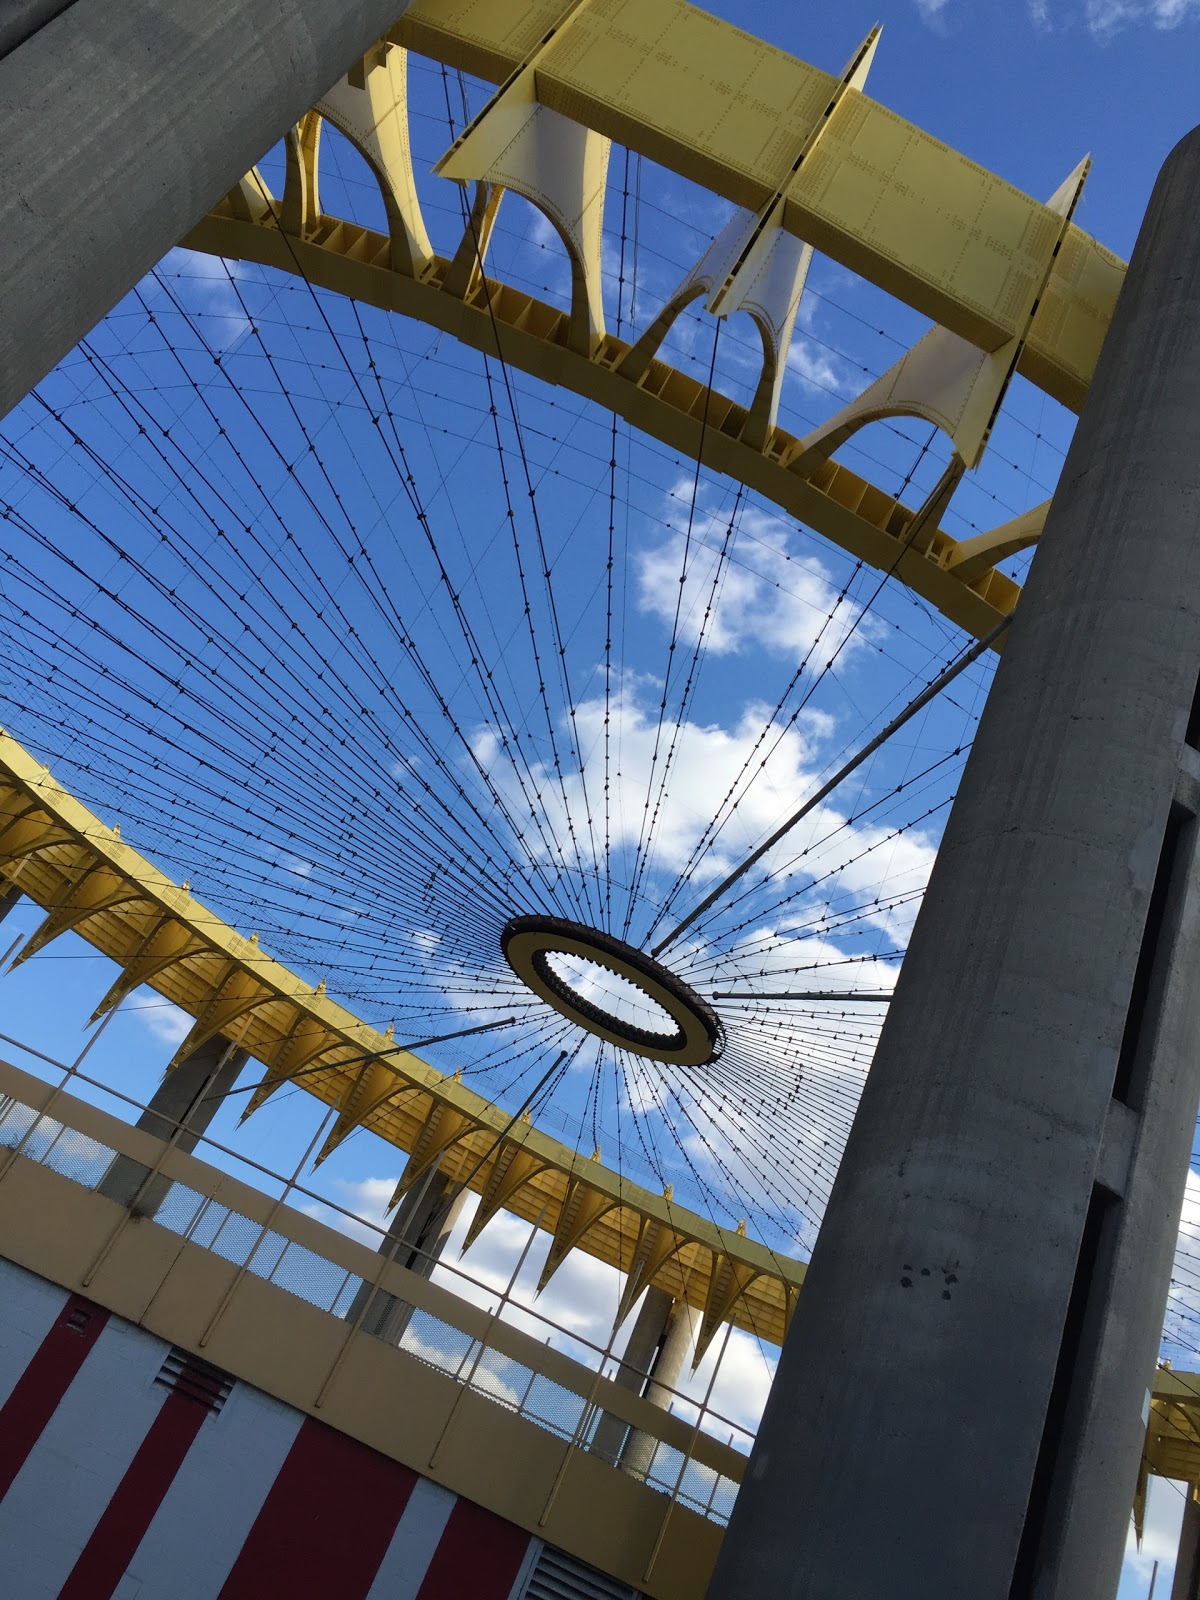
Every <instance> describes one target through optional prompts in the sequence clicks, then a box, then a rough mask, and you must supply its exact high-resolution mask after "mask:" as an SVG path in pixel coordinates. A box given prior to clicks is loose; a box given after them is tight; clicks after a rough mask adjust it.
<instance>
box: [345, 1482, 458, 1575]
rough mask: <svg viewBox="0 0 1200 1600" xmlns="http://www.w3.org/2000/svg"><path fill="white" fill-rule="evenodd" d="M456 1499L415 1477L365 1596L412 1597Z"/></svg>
mask: <svg viewBox="0 0 1200 1600" xmlns="http://www.w3.org/2000/svg"><path fill="white" fill-rule="evenodd" d="M457 1499H458V1496H457V1495H453V1494H451V1493H450V1491H449V1489H443V1488H442V1486H441V1485H440V1484H437V1483H430V1481H429V1479H428V1478H419V1479H418V1480H417V1486H416V1488H415V1489H414V1490H413V1492H412V1494H410V1495H409V1497H408V1504H407V1505H406V1506H405V1508H404V1515H403V1516H402V1517H401V1518H400V1521H399V1522H398V1523H397V1525H396V1531H395V1533H394V1534H393V1535H392V1542H391V1544H389V1545H388V1547H387V1554H386V1555H385V1556H384V1558H383V1560H382V1561H381V1562H380V1564H379V1571H378V1572H377V1573H376V1574H375V1582H374V1583H373V1584H372V1585H371V1587H370V1589H369V1590H368V1592H367V1600H415V1597H416V1593H417V1590H418V1589H419V1588H420V1587H421V1584H422V1583H423V1582H424V1581H425V1574H426V1573H427V1572H428V1571H429V1563H430V1562H431V1561H432V1560H433V1553H434V1551H435V1550H436V1549H437V1547H438V1545H439V1543H440V1542H441V1537H442V1534H443V1533H444V1532H445V1531H446V1524H447V1522H449V1520H450V1513H451V1512H452V1511H453V1510H454V1506H455V1503H456V1501H457Z"/></svg>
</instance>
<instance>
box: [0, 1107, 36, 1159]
mask: <svg viewBox="0 0 1200 1600" xmlns="http://www.w3.org/2000/svg"><path fill="white" fill-rule="evenodd" d="M36 1120H37V1112H36V1111H34V1109H33V1107H32V1106H25V1105H22V1104H21V1102H20V1101H19V1100H14V1099H13V1098H12V1097H11V1096H10V1095H6V1096H5V1097H4V1098H3V1099H2V1100H0V1149H7V1150H15V1149H16V1147H17V1146H18V1145H19V1144H20V1142H21V1140H22V1139H23V1138H24V1137H25V1135H26V1134H27V1133H28V1132H29V1130H30V1128H31V1127H32V1126H33V1124H34V1122H35V1121H36Z"/></svg>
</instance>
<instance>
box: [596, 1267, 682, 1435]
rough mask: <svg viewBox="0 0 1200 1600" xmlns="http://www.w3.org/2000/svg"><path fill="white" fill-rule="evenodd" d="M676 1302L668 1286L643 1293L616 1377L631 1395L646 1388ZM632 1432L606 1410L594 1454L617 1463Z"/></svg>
mask: <svg viewBox="0 0 1200 1600" xmlns="http://www.w3.org/2000/svg"><path fill="white" fill-rule="evenodd" d="M674 1304H675V1299H674V1296H673V1295H669V1294H667V1292H666V1290H665V1289H654V1288H650V1289H647V1290H646V1293H645V1294H644V1295H643V1296H642V1303H641V1305H640V1306H639V1307H638V1314H637V1316H636V1317H635V1318H634V1319H633V1327H632V1328H631V1329H630V1330H629V1338H628V1340H627V1341H626V1344H625V1350H624V1354H623V1357H622V1360H621V1364H620V1366H619V1367H618V1368H617V1375H616V1378H615V1379H614V1382H616V1383H618V1384H620V1386H621V1388H622V1389H628V1390H629V1392H630V1393H631V1394H638V1395H640V1394H641V1393H642V1392H643V1390H644V1389H645V1387H646V1384H647V1381H648V1377H649V1375H650V1374H651V1373H653V1371H654V1364H655V1361H656V1359H657V1357H658V1354H659V1351H660V1350H661V1349H662V1344H663V1340H664V1339H665V1338H666V1336H667V1328H668V1325H669V1323H670V1320H671V1308H672V1306H673V1305H674ZM629 1435H630V1427H629V1424H628V1423H627V1422H624V1421H622V1419H621V1418H620V1417H614V1416H612V1415H611V1414H610V1413H608V1412H605V1414H604V1415H603V1416H602V1417H601V1418H600V1421H599V1422H598V1423H597V1424H596V1433H595V1437H594V1438H593V1440H592V1453H593V1454H594V1455H601V1456H603V1457H604V1459H605V1460H606V1461H611V1462H612V1463H613V1464H614V1465H615V1464H616V1463H617V1461H618V1460H619V1459H620V1456H621V1452H622V1450H623V1449H624V1447H625V1443H626V1440H627V1439H628V1438H629Z"/></svg>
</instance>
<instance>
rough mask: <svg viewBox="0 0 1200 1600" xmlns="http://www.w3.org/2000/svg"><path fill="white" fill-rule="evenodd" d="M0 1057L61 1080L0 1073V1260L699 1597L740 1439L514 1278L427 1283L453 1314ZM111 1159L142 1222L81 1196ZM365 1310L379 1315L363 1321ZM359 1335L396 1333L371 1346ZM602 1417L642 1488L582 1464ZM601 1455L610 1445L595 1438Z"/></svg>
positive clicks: (373, 1261) (503, 1508)
mask: <svg viewBox="0 0 1200 1600" xmlns="http://www.w3.org/2000/svg"><path fill="white" fill-rule="evenodd" d="M0 1039H4V1040H5V1042H6V1043H7V1044H10V1045H14V1046H16V1047H17V1048H18V1049H20V1050H21V1051H22V1052H23V1053H26V1054H29V1055H31V1056H34V1057H37V1058H39V1059H40V1062H42V1063H50V1064H51V1065H52V1066H55V1067H59V1068H61V1069H62V1070H63V1071H64V1072H65V1073H66V1074H67V1076H66V1078H65V1079H64V1080H63V1081H62V1082H60V1083H58V1084H52V1083H49V1082H47V1081H46V1080H45V1079H44V1078H42V1077H41V1076H34V1075H33V1074H30V1073H28V1072H24V1071H22V1070H21V1069H19V1068H17V1067H15V1066H12V1065H9V1064H8V1063H6V1062H3V1061H0V1254H3V1255H6V1256H8V1257H9V1258H10V1259H12V1260H14V1261H17V1262H18V1263H19V1264H21V1265H24V1266H27V1267H28V1268H29V1269H30V1270H32V1271H35V1272H40V1273H41V1274H42V1275H43V1276H46V1277H48V1278H51V1279H52V1280H53V1281H56V1282H59V1283H61V1284H63V1285H64V1286H66V1287H69V1288H72V1289H75V1290H77V1291H78V1292H80V1293H83V1294H86V1295H89V1296H91V1297H92V1298H95V1299H97V1300H99V1301H100V1302H101V1303H104V1304H107V1305H108V1306H109V1308H110V1309H111V1310H113V1311H115V1312H117V1313H118V1314H119V1315H123V1316H125V1317H127V1318H129V1320H132V1321H134V1322H140V1323H141V1324H142V1325H143V1326H144V1327H146V1328H147V1329H148V1330H149V1331H151V1332H153V1333H157V1334H159V1335H160V1336H162V1337H166V1338H169V1339H170V1340H171V1341H172V1342H173V1343H175V1344H177V1345H181V1346H183V1347H185V1348H192V1349H194V1350H196V1351H197V1353H201V1354H203V1355H204V1356H205V1358H206V1359H208V1360H210V1361H213V1362H215V1363H216V1364H218V1365H220V1366H223V1367H224V1368H226V1370H228V1371H230V1372H231V1373H232V1374H233V1375H234V1376H235V1377H239V1378H243V1379H245V1380H246V1381H248V1382H251V1383H254V1384H256V1385H257V1386H258V1387H260V1388H263V1389H265V1390H266V1391H267V1392H269V1393H272V1394H274V1395H275V1396H276V1397H277V1398H279V1399H282V1400H284V1401H286V1402H288V1403H290V1404H293V1405H296V1406H298V1407H299V1408H300V1409H303V1410H305V1411H307V1412H309V1413H310V1414H311V1415H314V1416H318V1417H322V1418H324V1419H325V1420H327V1421H328V1422H330V1423H331V1424H332V1425H334V1426H337V1427H341V1428H343V1430H344V1431H346V1432H349V1433H351V1434H353V1435H355V1436H357V1437H359V1438H362V1439H363V1440H364V1442H366V1443H369V1444H371V1445H372V1446H373V1447H374V1448H376V1449H381V1450H383V1451H384V1453H386V1454H390V1455H392V1456H394V1457H396V1458H397V1459H401V1460H404V1461H405V1462H406V1464H407V1465H409V1466H411V1467H413V1468H414V1469H415V1470H417V1471H419V1472H422V1473H424V1474H426V1475H427V1476H430V1477H433V1478H435V1479H437V1480H438V1481H441V1482H444V1483H445V1484H446V1485H447V1486H448V1487H450V1488H452V1489H454V1490H455V1491H456V1492H458V1493H463V1494H466V1495H468V1496H470V1497H471V1498H474V1499H476V1500H478V1501H480V1502H481V1503H483V1504H485V1505H488V1506H489V1508H490V1509H493V1510H495V1511H497V1512H498V1513H499V1514H501V1515H505V1516H508V1517H509V1518H510V1519H511V1520H514V1521H517V1522H518V1523H520V1524H521V1525H523V1526H526V1527H529V1528H530V1530H531V1531H533V1532H536V1533H538V1534H539V1535H540V1536H541V1537H543V1538H546V1539H547V1540H548V1541H549V1542H551V1543H554V1544H557V1545H559V1546H560V1547H562V1548H564V1549H568V1550H570V1551H571V1553H572V1554H575V1555H578V1556H580V1557H581V1559H584V1560H587V1561H590V1562H592V1563H593V1564H594V1565H597V1566H600V1567H602V1568H603V1569H604V1570H606V1571H610V1572H612V1574H613V1576H615V1577H619V1578H621V1579H622V1580H623V1581H626V1582H629V1583H630V1584H631V1585H633V1586H634V1587H637V1588H640V1589H642V1590H643V1591H645V1592H646V1593H648V1594H651V1595H655V1596H658V1595H662V1596H664V1597H676V1596H678V1597H684V1596H688V1597H691V1596H699V1595H700V1594H702V1593H703V1590H704V1587H705V1585H706V1583H707V1574H708V1572H709V1571H710V1570H711V1565H712V1562H713V1561H714V1560H715V1557H716V1552H717V1549H718V1548H719V1543H720V1535H721V1531H722V1530H723V1527H724V1524H725V1522H726V1521H727V1519H728V1515H729V1512H730V1509H731V1507H732V1505H733V1501H734V1499H735V1497H736V1494H737V1487H738V1484H739V1483H740V1481H741V1476H742V1471H743V1467H744V1464H745V1455H746V1453H748V1451H749V1448H750V1444H751V1442H752V1436H751V1435H750V1433H749V1432H748V1431H747V1430H746V1429H744V1428H742V1427H740V1426H739V1425H738V1424H737V1423H736V1422H734V1421H732V1420H730V1419H728V1418H726V1417H723V1416H721V1415H720V1414H719V1413H718V1412H716V1411H715V1410H713V1409H712V1407H711V1406H710V1405H707V1404H704V1403H699V1402H697V1401H696V1400H695V1399H693V1398H691V1397H689V1396H688V1395H686V1394H685V1393H683V1392H682V1391H670V1392H671V1394H672V1400H671V1404H672V1408H673V1409H672V1410H671V1411H667V1410H663V1409H661V1408H660V1407H659V1406H657V1405H654V1404H652V1403H651V1402H649V1401H647V1400H645V1399H642V1398H641V1397H640V1396H639V1395H637V1394H636V1393H634V1392H632V1390H631V1389H629V1388H627V1387H623V1386H621V1385H619V1384H617V1383H615V1382H614V1381H613V1378H614V1377H615V1375H616V1373H617V1371H618V1370H619V1369H621V1368H624V1369H625V1370H626V1371H627V1372H628V1371H629V1370H630V1368H629V1363H627V1362H625V1361H624V1360H623V1358H622V1357H621V1356H620V1355H618V1354H617V1353H615V1352H614V1350H613V1348H612V1346H611V1343H610V1345H609V1347H607V1348H602V1347H601V1346H599V1345H597V1344H596V1343H594V1342H592V1341H590V1340H588V1339H586V1338H583V1337H581V1336H580V1334H578V1333H577V1332H575V1331H573V1330H571V1329H568V1328H565V1327H563V1326H562V1325H561V1324H559V1323H556V1322H554V1321H553V1320H552V1319H551V1318H549V1317H547V1316H545V1315H544V1314H542V1313H541V1312H540V1311H539V1310H538V1309H537V1307H536V1306H530V1305H525V1304H522V1303H521V1302H519V1301H518V1300H516V1299H515V1298H514V1297H513V1289H514V1284H515V1281H516V1276H517V1274H516V1273H514V1274H513V1276H512V1279H511V1280H510V1282H509V1284H508V1287H507V1288H506V1289H504V1290H498V1289H496V1288H495V1287H494V1286H493V1285H489V1284H487V1283H485V1282H483V1281H482V1280H481V1279H479V1278H478V1277H475V1276H473V1275H472V1274H471V1273H469V1272H468V1271H466V1270H465V1269H464V1268H462V1267H460V1266H458V1265H456V1264H453V1263H451V1262H449V1261H446V1260H442V1261H440V1262H439V1263H438V1276H439V1277H440V1278H444V1279H447V1280H449V1281H450V1282H452V1283H454V1284H455V1287H456V1288H458V1289H459V1290H460V1291H461V1292H459V1293H455V1292H453V1291H452V1290H451V1289H450V1288H447V1287H446V1286H445V1284H444V1283H441V1282H434V1281H430V1280H429V1279H428V1278H426V1277H423V1276H422V1275H420V1274H419V1273H417V1272H413V1271H411V1270H409V1269H408V1268H407V1267H403V1266H400V1265H399V1264H397V1263H396V1262H395V1261H393V1260H390V1259H389V1258H388V1257H387V1256H385V1255H383V1254H381V1253H380V1252H379V1251H378V1250H377V1249H372V1248H371V1246H370V1245H368V1244H363V1243H360V1242H359V1240H358V1239H355V1238H353V1237H350V1236H349V1235H348V1234H347V1233H345V1232H342V1231H340V1229H339V1228H338V1227H331V1226H329V1225H327V1224H326V1223H324V1222H322V1221H319V1220H318V1219H317V1218H316V1217H314V1216H311V1215H308V1214H307V1213H306V1212H305V1211H304V1210H301V1209H298V1207H302V1206H308V1205H319V1206H321V1207H322V1208H326V1209H327V1210H328V1211H329V1212H330V1213H332V1214H334V1215H335V1216H337V1218H338V1221H339V1222H340V1224H341V1225H342V1226H343V1227H351V1228H353V1229H355V1230H356V1231H358V1232H360V1233H363V1234H365V1235H366V1236H367V1237H368V1238H370V1237H372V1236H374V1237H375V1238H377V1239H378V1240H380V1241H382V1240H383V1239H384V1237H385V1236H384V1234H383V1231H382V1230H381V1229H380V1228H379V1227H378V1225H377V1224H374V1223H371V1222H370V1221H368V1220H367V1219H364V1218H362V1217H359V1216H358V1215H356V1214H355V1213H354V1212H352V1211H349V1210H347V1209H346V1208H344V1207H339V1206H338V1205H337V1204H336V1203H335V1202H333V1201H331V1200H330V1199H329V1198H328V1197H327V1196H325V1195H321V1194H318V1193H316V1192H315V1191H313V1190H310V1189H307V1188H304V1187H303V1186H302V1185H301V1184H300V1183H299V1182H298V1181H296V1180H294V1179H293V1180H288V1179H285V1178H284V1177H282V1176H280V1175H279V1174H278V1173H275V1172H272V1171H271V1170H270V1169H269V1168H267V1167H265V1166H262V1165H261V1164H259V1163H256V1162H253V1161H250V1160H248V1159H247V1157H245V1156H243V1155H242V1154H240V1153H239V1152H237V1151H234V1150H232V1149H230V1148H229V1147H228V1146H225V1145H222V1144H220V1143H218V1142H217V1141H215V1140H212V1139H208V1138H202V1140H201V1144H203V1145H204V1146H206V1147H207V1149H208V1150H209V1151H210V1152H211V1154H212V1155H213V1156H214V1157H215V1158H216V1159H217V1160H218V1161H224V1162H225V1163H227V1164H231V1163H233V1162H236V1163H239V1164H242V1165H244V1166H247V1167H248V1168H250V1169H252V1170H253V1171H254V1172H255V1173H256V1174H258V1175H261V1179H262V1181H263V1183H264V1184H265V1185H266V1186H269V1187H270V1188H273V1189H275V1190H276V1191H277V1193H276V1194H275V1195H274V1196H273V1195H272V1194H270V1193H267V1192H264V1189H263V1188H259V1187H257V1186H251V1185H250V1184H248V1183H245V1182H243V1181H242V1180H241V1179H240V1178H238V1177H236V1176H234V1175H232V1174H231V1173H230V1172H228V1171H225V1170H222V1169H221V1168H220V1167H218V1166H217V1165H213V1164H209V1163H208V1162H205V1161H203V1160H201V1159H199V1158H198V1157H197V1156H194V1155H185V1154H184V1153H183V1152H181V1151H180V1150H178V1149H176V1148H175V1147H174V1145H173V1144H172V1142H171V1141H163V1140H162V1139H159V1138H156V1137H155V1136H154V1135H152V1134H150V1133H148V1132H146V1131H144V1130H142V1129H138V1128H136V1127H134V1126H132V1124H131V1123H130V1122H128V1121H125V1120H122V1118H120V1117H117V1116H113V1115H111V1114H110V1113H108V1112H106V1111H103V1110H101V1109H99V1108H98V1107H97V1106H95V1105H93V1104H89V1103H88V1102H87V1101H85V1100H83V1099H81V1098H79V1097H78V1096H77V1095H76V1094H73V1093H68V1092H67V1090H66V1088H65V1087H64V1085H65V1084H66V1083H68V1082H69V1083H70V1084H71V1085H72V1087H73V1088H76V1087H77V1088H79V1089H82V1090H83V1091H84V1092H85V1093H87V1092H90V1091H93V1092H94V1091H101V1092H103V1094H105V1095H108V1096H111V1097H114V1098H115V1099H116V1100H117V1101H118V1102H120V1103H122V1104H123V1105H124V1106H125V1107H127V1108H128V1109H129V1111H130V1112H131V1113H132V1114H133V1115H135V1116H136V1115H138V1114H139V1113H140V1111H141V1110H142V1109H144V1107H143V1106H142V1105H141V1104H140V1103H139V1102H137V1101H136V1100H134V1099H132V1098H131V1097H130V1096H127V1095H125V1094H122V1093H120V1092H119V1091H116V1090H114V1089H112V1088H111V1087H110V1086H108V1085H107V1084H104V1083H102V1082H100V1081H99V1080H98V1079H94V1078H91V1077H88V1076H87V1075H86V1074H84V1073H83V1072H82V1071H81V1070H79V1067H78V1065H77V1066H76V1067H74V1068H71V1067H66V1066H65V1065H64V1064H63V1063H58V1062H53V1061H51V1058H49V1057H46V1056H44V1055H43V1054H42V1053H41V1052H39V1051H34V1050H32V1049H31V1048H30V1047H29V1046H26V1045H23V1044H20V1042H19V1041H17V1040H9V1039H6V1038H5V1036H4V1035H0ZM120 1158H125V1159H126V1162H127V1163H128V1162H132V1163H134V1164H135V1168H134V1170H135V1171H137V1172H139V1173H144V1174H145V1176H144V1178H142V1180H141V1181H140V1182H139V1183H137V1184H136V1185H135V1187H136V1189H137V1194H140V1195H141V1196H142V1199H141V1201H140V1202H139V1199H138V1198H137V1195H134V1196H133V1198H132V1204H131V1205H125V1204H121V1203H120V1202H118V1201H117V1200H114V1199H110V1198H108V1197H107V1196H106V1195H105V1194H104V1193H103V1192H102V1185H104V1182H105V1179H106V1177H107V1175H109V1174H110V1173H111V1172H112V1171H113V1169H114V1163H115V1162H117V1161H118V1160H119V1159H120ZM110 1181H111V1180H110ZM151 1195H152V1197H153V1198H152V1199H150V1198H148V1197H149V1196H151ZM404 1249H405V1254H406V1255H408V1254H410V1251H409V1247H408V1246H405V1247H404ZM378 1296H383V1297H385V1302H386V1304H387V1306H388V1308H389V1315H388V1316H386V1317H383V1318H376V1319H372V1318H371V1316H370V1310H371V1307H372V1305H374V1306H376V1307H378V1306H379V1304H380V1303H381V1302H380V1301H379V1300H378V1299H377V1297H378ZM397 1306H398V1307H399V1308H400V1310H401V1311H402V1313H403V1315H402V1316H401V1317H400V1318H397V1317H396V1316H395V1314H394V1311H395V1308H396V1307H397ZM513 1318H519V1319H520V1321H521V1322H523V1323H525V1324H526V1326H525V1327H521V1326H517V1325H515V1322H514V1320H513ZM373 1320H374V1321H375V1325H376V1326H381V1327H382V1328H383V1329H384V1330H385V1332H386V1328H387V1326H388V1324H389V1323H390V1324H391V1326H393V1327H396V1326H397V1323H398V1322H403V1328H402V1331H400V1332H398V1334H397V1335H396V1337H395V1338H394V1339H393V1340H388V1339H387V1338H386V1337H380V1336H378V1335H377V1334H376V1333H374V1332H372V1331H371V1328H370V1326H368V1325H367V1324H368V1323H370V1322H371V1321H373ZM272 1329H274V1330H276V1331H275V1332H274V1333H273V1332H272ZM529 1329H533V1330H536V1331H527V1330H529ZM557 1344H563V1345H565V1346H566V1347H567V1349H566V1350H564V1349H559V1348H556V1347H555V1346H556V1345H557ZM567 1350H569V1351H570V1352H571V1353H569V1354H568V1353H567ZM710 1392H711V1391H710ZM400 1395H403V1404H398V1403H397V1397H398V1396H400ZM481 1408H482V1409H481ZM606 1415H607V1416H608V1417H610V1418H617V1419H619V1421H620V1422H621V1423H624V1424H625V1425H626V1427H627V1429H628V1431H629V1433H630V1434H632V1433H634V1432H636V1433H639V1434H643V1435H647V1436H649V1438H650V1440H652V1441H653V1444H652V1448H651V1449H650V1450H649V1451H645V1450H642V1451H639V1452H635V1455H636V1456H637V1457H638V1458H639V1459H640V1460H641V1461H642V1462H644V1463H645V1464H644V1467H643V1468H642V1469H641V1470H638V1469H637V1468H636V1467H634V1466H633V1465H632V1463H629V1462H627V1463H625V1464H624V1465H623V1466H621V1465H619V1464H618V1465H614V1463H613V1462H612V1459H611V1456H610V1455H608V1454H606V1453H605V1452H604V1449H603V1447H602V1446H601V1444H600V1443H599V1440H598V1436H597V1430H598V1425H599V1423H600V1421H601V1418H602V1417H604V1416H606ZM501 1417H503V1418H506V1419H507V1420H508V1427H507V1428H503V1427H501V1426H500V1425H499V1422H498V1419H499V1418H501ZM514 1429H516V1430H517V1432H516V1433H515V1434H514V1433H513V1430H514ZM534 1430H536V1433H535V1432H534ZM501 1434H505V1435H507V1437H505V1438H504V1440H503V1442H502V1440H501V1437H500V1435H501ZM627 1436H628V1435H627ZM602 1437H603V1438H604V1439H606V1440H609V1441H611V1439H612V1429H611V1426H610V1427H609V1428H607V1429H605V1430H604V1431H603V1433H602ZM726 1440H728V1441H729V1442H725V1441H726ZM609 1448H610V1449H611V1444H610V1445H609ZM489 1453H491V1455H492V1470H491V1471H490V1472H489V1471H488V1470H486V1461H487V1457H488V1455H489ZM481 1466H482V1467H483V1468H484V1470H482V1471H481V1470H480V1468H481Z"/></svg>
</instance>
